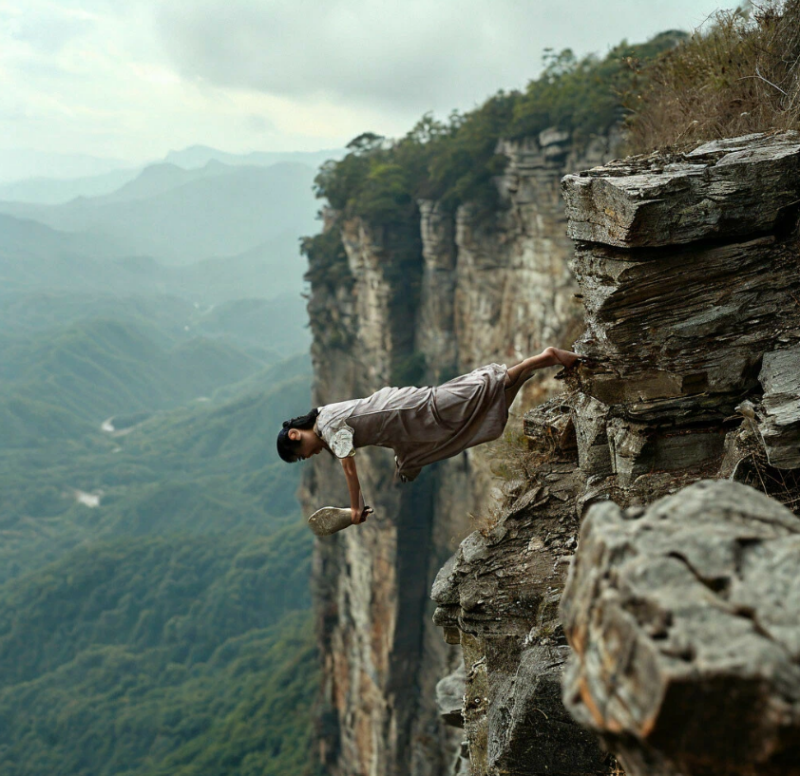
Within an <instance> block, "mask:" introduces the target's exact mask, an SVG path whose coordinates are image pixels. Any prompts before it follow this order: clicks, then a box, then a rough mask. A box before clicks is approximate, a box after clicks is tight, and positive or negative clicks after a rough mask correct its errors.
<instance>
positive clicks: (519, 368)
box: [505, 348, 579, 407]
mask: <svg viewBox="0 0 800 776" xmlns="http://www.w3.org/2000/svg"><path fill="white" fill-rule="evenodd" d="M578 358H579V356H578V354H577V353H573V352H572V351H570V350H561V349H559V348H545V349H544V350H543V351H542V352H541V353H540V354H539V355H538V356H531V357H530V358H526V359H525V360H524V361H520V362H519V364H515V365H514V366H512V367H510V368H509V370H508V377H507V378H506V391H505V392H506V406H507V407H510V406H511V402H513V401H514V399H515V398H516V396H517V394H518V393H519V389H520V388H522V385H523V384H524V383H525V381H526V380H528V379H529V378H530V377H532V376H533V373H534V372H535V371H536V370H537V369H543V368H544V367H547V366H557V365H558V364H562V365H563V366H566V367H570V366H572V365H573V364H574V363H575V362H576V361H577V360H578Z"/></svg>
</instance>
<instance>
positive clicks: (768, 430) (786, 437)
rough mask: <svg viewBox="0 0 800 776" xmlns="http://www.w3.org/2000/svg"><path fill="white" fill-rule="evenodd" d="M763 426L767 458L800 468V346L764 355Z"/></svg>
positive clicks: (780, 465) (775, 463)
mask: <svg viewBox="0 0 800 776" xmlns="http://www.w3.org/2000/svg"><path fill="white" fill-rule="evenodd" d="M758 379H759V381H760V382H761V385H762V386H763V387H764V398H763V401H762V403H761V412H762V415H761V422H760V423H759V430H760V431H761V436H762V438H763V440H764V446H765V448H766V452H767V458H768V459H769V462H770V464H772V465H773V466H775V467H777V468H778V469H798V468H800V347H795V348H788V349H786V350H776V351H774V352H772V353H766V354H765V355H764V364H763V366H762V367H761V373H760V374H759V376H758Z"/></svg>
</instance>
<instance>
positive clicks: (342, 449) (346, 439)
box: [318, 421, 356, 458]
mask: <svg viewBox="0 0 800 776" xmlns="http://www.w3.org/2000/svg"><path fill="white" fill-rule="evenodd" d="M318 428H319V432H320V436H321V437H322V438H323V440H325V442H326V444H327V445H328V447H329V448H330V449H331V452H332V453H333V454H334V455H335V456H336V457H337V458H349V457H350V456H353V455H355V454H356V449H355V446H354V445H353V433H354V432H353V429H352V428H350V426H348V425H347V423H346V422H345V421H341V422H340V423H339V424H337V425H336V427H335V428H334V427H332V426H329V425H327V424H322V425H320V426H318Z"/></svg>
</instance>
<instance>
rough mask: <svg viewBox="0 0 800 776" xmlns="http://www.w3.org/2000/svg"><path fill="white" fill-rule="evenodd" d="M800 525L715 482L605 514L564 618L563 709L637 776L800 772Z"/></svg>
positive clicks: (592, 524) (596, 521)
mask: <svg viewBox="0 0 800 776" xmlns="http://www.w3.org/2000/svg"><path fill="white" fill-rule="evenodd" d="M798 611H800V518H797V517H796V516H795V515H793V514H792V513H791V512H789V510H788V509H786V508H785V507H782V506H781V505H779V504H778V503H777V502H775V501H774V500H773V499H770V498H768V497H767V496H765V495H763V494H761V493H759V492H757V491H755V490H754V489H752V488H750V487H747V486H745V485H740V484H739V483H735V482H729V481H724V480H722V481H713V480H706V481H703V482H699V483H696V484H694V485H692V486H690V487H688V488H686V489H684V490H682V491H680V492H679V493H677V494H676V495H673V496H668V497H666V498H663V499H660V500H659V501H656V502H655V503H654V504H652V505H651V506H650V507H649V508H648V509H647V510H646V511H643V510H642V509H641V508H633V509H629V510H627V511H626V512H623V511H622V510H621V509H620V508H619V507H618V506H617V505H616V504H613V503H611V502H607V503H604V504H596V505H594V506H593V507H592V508H591V509H590V510H589V513H588V515H587V517H586V519H585V521H584V522H583V525H582V527H581V532H580V544H579V550H578V552H577V554H576V556H575V560H574V563H573V565H572V569H571V572H570V576H569V580H568V583H567V587H566V590H565V592H564V597H563V599H562V602H561V612H562V619H563V622H564V628H565V630H566V634H567V638H568V640H569V643H570V645H571V647H572V649H573V654H574V657H573V659H572V661H571V665H570V667H569V669H568V671H567V672H566V676H565V681H564V699H565V703H566V705H567V707H568V708H569V710H570V712H571V713H572V714H573V715H574V716H575V717H576V718H577V719H579V720H580V721H581V723H582V724H583V725H584V726H585V727H587V728H589V729H591V730H594V731H596V732H597V733H598V734H600V735H601V736H602V737H603V738H604V740H605V741H606V743H607V745H608V746H609V747H610V748H612V749H613V750H614V751H615V752H616V753H617V755H618V756H619V758H620V760H621V762H622V765H623V766H624V768H625V772H626V773H627V774H628V776H678V774H681V775H682V776H694V775H695V774H697V775H698V776H699V775H700V774H703V775H704V776H705V775H706V774H720V775H721V774H725V776H735V775H736V774H753V773H758V774H762V775H764V776H768V775H769V774H775V775H776V776H777V775H778V774H781V776H792V775H793V774H800V621H798V617H797V613H798Z"/></svg>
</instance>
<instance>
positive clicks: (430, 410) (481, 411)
mask: <svg viewBox="0 0 800 776" xmlns="http://www.w3.org/2000/svg"><path fill="white" fill-rule="evenodd" d="M507 373H508V370H507V368H506V366H505V364H487V365H486V366H482V367H479V368H478V369H475V370H473V371H472V372H469V373H468V374H465V375H460V376H459V377H454V378H453V379H452V380H449V381H448V382H446V383H443V384H442V385H439V386H424V387H422V388H415V387H413V386H410V387H406V388H381V389H380V390H379V391H376V392H375V393H373V394H372V395H371V396H367V397H366V398H364V399H351V400H349V401H343V402H337V403H335V404H326V405H324V406H323V407H320V411H319V416H318V417H317V423H316V431H317V433H318V434H319V436H320V437H321V438H322V439H323V440H324V441H325V443H326V444H327V445H328V447H329V448H330V450H331V451H332V452H333V454H334V455H336V456H337V457H338V458H346V457H348V456H351V455H354V454H355V451H356V449H357V448H359V447H365V446H366V445H378V446H380V447H390V448H392V449H393V450H394V452H395V463H396V465H397V472H398V475H399V476H400V479H401V480H403V481H404V482H407V481H410V480H413V479H415V478H416V477H417V475H418V474H419V472H420V469H421V468H422V467H423V466H427V465H428V464H430V463H434V462H436V461H441V460H442V459H444V458H450V457H452V456H454V455H458V454H459V453H461V452H463V451H464V450H466V449H467V448H469V447H474V446H475V445H479V444H481V443H483V442H488V441H490V440H492V439H497V437H499V436H500V435H501V434H502V433H503V429H504V428H505V426H506V422H507V420H508V407H506V398H505V391H504V389H505V381H506V375H507Z"/></svg>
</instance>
